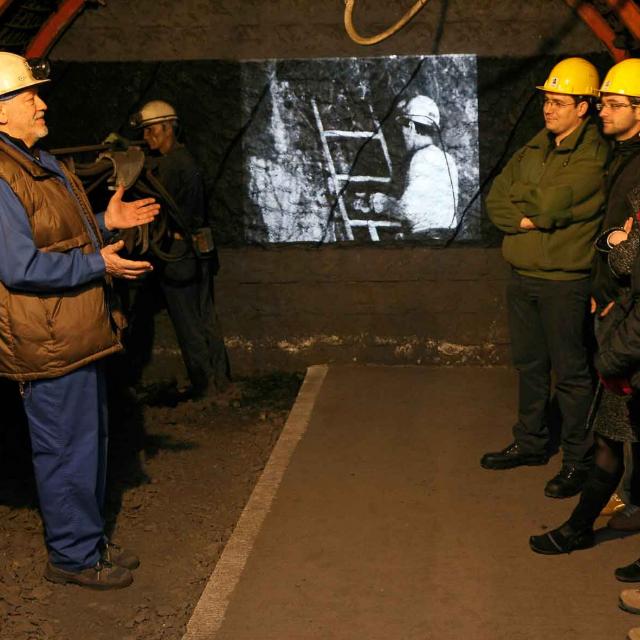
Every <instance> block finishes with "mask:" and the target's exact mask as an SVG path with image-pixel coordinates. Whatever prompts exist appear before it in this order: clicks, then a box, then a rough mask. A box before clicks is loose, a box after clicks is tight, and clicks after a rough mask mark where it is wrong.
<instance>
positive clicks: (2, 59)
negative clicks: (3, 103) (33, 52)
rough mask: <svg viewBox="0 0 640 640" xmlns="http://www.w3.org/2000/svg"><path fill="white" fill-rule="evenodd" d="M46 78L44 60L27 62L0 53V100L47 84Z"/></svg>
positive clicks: (5, 53)
mask: <svg viewBox="0 0 640 640" xmlns="http://www.w3.org/2000/svg"><path fill="white" fill-rule="evenodd" d="M48 77H49V63H48V62H47V61H46V60H42V59H38V60H27V59H26V58H23V57H22V56H18V55H16V54H15V53H8V52H6V51H0V100H8V99H10V98H12V97H13V96H14V95H15V94H16V93H18V92H20V91H23V90H24V89H28V88H30V87H34V86H36V85H39V84H43V83H44V82H49V78H48Z"/></svg>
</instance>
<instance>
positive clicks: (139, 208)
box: [104, 185, 160, 231]
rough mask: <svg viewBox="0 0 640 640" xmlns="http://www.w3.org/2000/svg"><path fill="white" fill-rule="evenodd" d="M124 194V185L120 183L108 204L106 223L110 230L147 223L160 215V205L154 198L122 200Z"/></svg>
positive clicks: (105, 216) (105, 215)
mask: <svg viewBox="0 0 640 640" xmlns="http://www.w3.org/2000/svg"><path fill="white" fill-rule="evenodd" d="M123 195H124V187H123V186H122V185H120V186H119V187H118V190H117V191H116V192H115V193H114V194H113V196H111V200H109V204H108V205H107V210H106V212H105V214H104V224H105V226H106V227H107V229H109V231H112V230H113V229H130V228H131V227H137V226H139V225H141V224H147V223H148V222H151V221H152V220H153V219H154V218H155V217H156V216H157V215H158V212H159V211H160V205H159V204H158V203H157V202H156V201H155V200H154V199H153V198H143V199H142V200H134V201H133V202H122V196H123Z"/></svg>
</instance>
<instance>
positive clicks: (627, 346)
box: [595, 259, 640, 378]
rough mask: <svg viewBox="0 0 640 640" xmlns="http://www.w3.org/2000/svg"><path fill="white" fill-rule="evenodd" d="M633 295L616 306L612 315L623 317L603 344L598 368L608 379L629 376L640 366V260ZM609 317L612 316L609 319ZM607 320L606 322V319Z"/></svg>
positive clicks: (598, 355)
mask: <svg viewBox="0 0 640 640" xmlns="http://www.w3.org/2000/svg"><path fill="white" fill-rule="evenodd" d="M632 283H633V295H632V297H631V298H630V299H628V300H623V301H621V302H620V303H616V306H615V307H614V308H613V309H612V310H611V312H610V313H614V314H616V315H619V316H620V320H619V321H617V322H616V323H615V324H614V326H612V329H611V331H610V332H608V333H607V335H606V337H605V338H604V339H603V340H602V341H601V343H600V344H599V350H598V353H597V355H596V358H595V366H596V369H598V371H599V372H600V373H601V374H602V375H603V376H604V377H606V378H613V377H622V376H627V375H629V373H630V372H631V371H632V370H635V369H636V368H637V367H638V365H639V364H640V299H638V298H639V292H640V289H639V287H640V260H638V259H636V260H635V262H634V264H633V274H632ZM607 318H608V316H607ZM605 320H606V319H605Z"/></svg>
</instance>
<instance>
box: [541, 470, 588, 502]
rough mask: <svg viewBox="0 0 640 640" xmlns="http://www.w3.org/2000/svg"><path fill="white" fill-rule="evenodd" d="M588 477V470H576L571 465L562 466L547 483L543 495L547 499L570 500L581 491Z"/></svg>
mask: <svg viewBox="0 0 640 640" xmlns="http://www.w3.org/2000/svg"><path fill="white" fill-rule="evenodd" d="M588 476H589V470H588V469H577V468H576V467H575V466H574V465H572V464H563V465H562V468H561V469H560V471H559V472H558V473H557V475H555V476H553V478H551V480H549V482H547V486H546V487H545V488H544V495H545V496H547V497H548V498H571V497H572V496H575V495H577V494H578V493H580V492H581V491H582V487H583V486H584V483H585V482H586V480H587V478H588Z"/></svg>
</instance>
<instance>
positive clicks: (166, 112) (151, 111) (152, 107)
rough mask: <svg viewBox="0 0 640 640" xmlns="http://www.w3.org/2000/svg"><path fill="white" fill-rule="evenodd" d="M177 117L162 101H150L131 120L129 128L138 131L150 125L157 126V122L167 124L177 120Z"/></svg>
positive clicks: (174, 111)
mask: <svg viewBox="0 0 640 640" xmlns="http://www.w3.org/2000/svg"><path fill="white" fill-rule="evenodd" d="M177 119H178V115H177V114H176V110H175V109H174V108H173V107H172V106H171V105H170V104H169V103H168V102H165V101H164V100H152V101H151V102H147V104H145V105H144V107H142V109H140V111H138V113H135V114H134V115H133V116H132V118H131V126H132V127H134V128H136V129H140V128H141V127H148V126H149V125H150V124H157V123H158V122H169V121H171V120H177Z"/></svg>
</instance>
